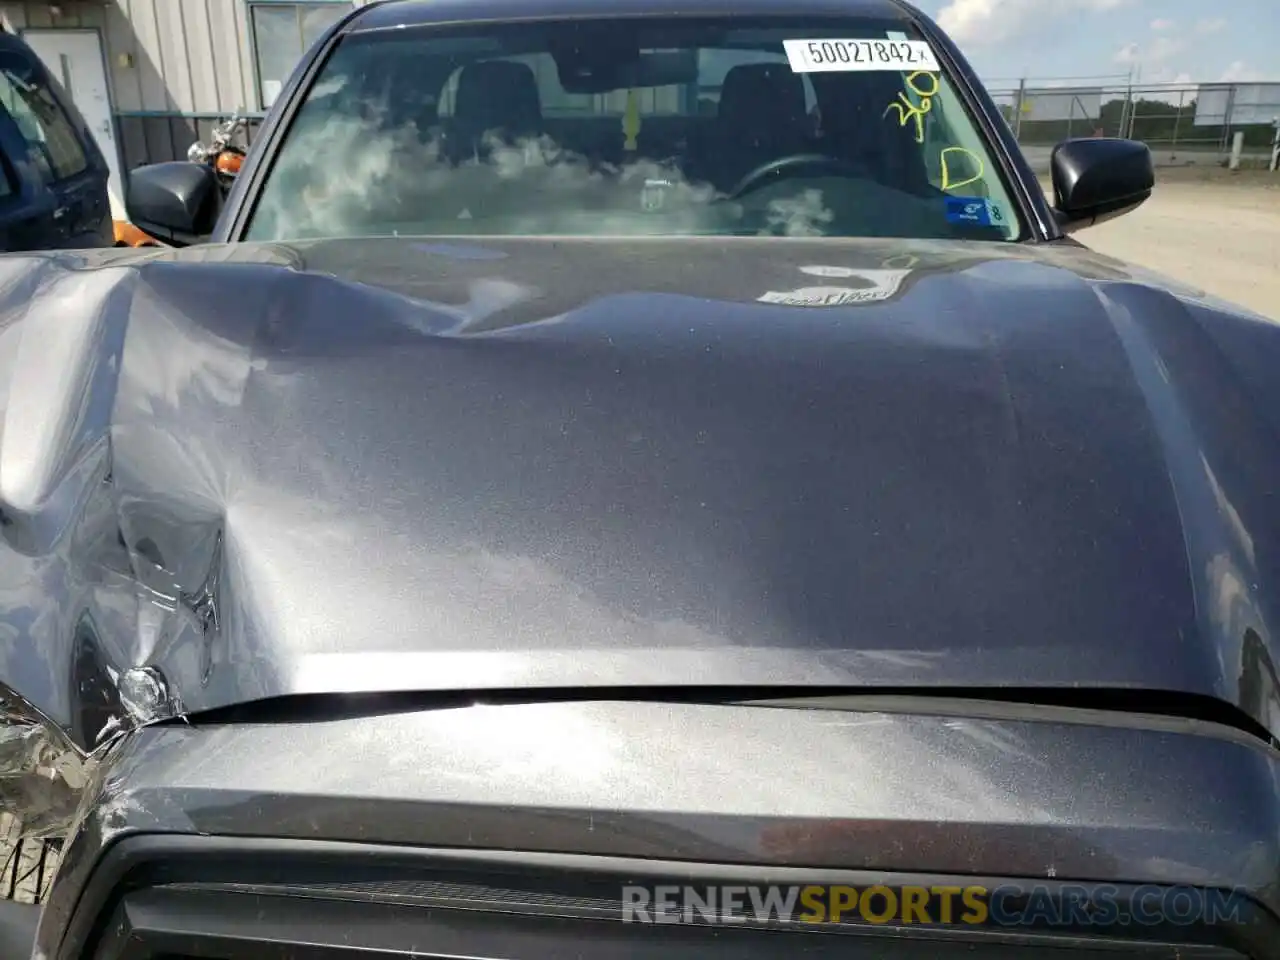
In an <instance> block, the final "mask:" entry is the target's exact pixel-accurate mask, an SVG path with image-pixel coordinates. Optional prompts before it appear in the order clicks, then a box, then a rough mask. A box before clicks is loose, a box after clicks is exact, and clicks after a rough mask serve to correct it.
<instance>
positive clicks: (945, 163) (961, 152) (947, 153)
mask: <svg viewBox="0 0 1280 960" xmlns="http://www.w3.org/2000/svg"><path fill="white" fill-rule="evenodd" d="M962 156H963V157H968V158H969V159H970V160H972V161H973V165H974V169H975V170H977V173H975V174H974V175H973V176H971V177H968V178H967V179H965V180H956V181H955V182H954V183H953V182H952V180H951V176H952V173H951V161H950V160H948V157H953V158H955V159H956V160H959V159H960V158H961V157H962ZM939 159H940V160H941V161H942V189H943V190H954V189H955V188H956V187H967V186H968V185H969V184H971V183H977V182H978V181H979V180H981V179H982V175H983V174H984V173H986V168H985V167H984V166H983V165H982V158H981V157H980V156H978V155H977V154H976V153H974V152H973V151H972V150H966V149H965V148H964V147H944V148H943V150H942V154H941V155H940V157H939Z"/></svg>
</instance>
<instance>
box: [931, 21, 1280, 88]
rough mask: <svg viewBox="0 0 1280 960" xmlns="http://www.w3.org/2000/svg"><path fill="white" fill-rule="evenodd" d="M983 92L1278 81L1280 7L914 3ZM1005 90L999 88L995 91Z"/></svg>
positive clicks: (1279, 67) (1279, 65)
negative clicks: (1128, 82) (1025, 85)
mask: <svg viewBox="0 0 1280 960" xmlns="http://www.w3.org/2000/svg"><path fill="white" fill-rule="evenodd" d="M915 5H916V6H917V7H919V8H920V9H921V10H923V11H924V12H925V13H927V14H929V15H930V16H932V17H933V18H934V19H935V20H936V21H937V22H938V24H939V25H940V26H941V27H942V28H943V29H944V30H945V31H946V32H947V33H949V34H950V35H951V37H952V38H953V39H954V40H955V41H956V43H957V44H958V45H959V47H960V49H961V50H962V51H964V53H965V56H966V57H968V58H969V61H970V62H971V63H972V64H973V66H974V68H975V69H976V70H977V71H978V73H979V75H980V76H981V77H982V79H983V81H984V82H985V83H986V84H987V86H989V87H1004V86H1009V87H1014V86H1017V82H1018V78H1020V77H1027V78H1030V79H1051V78H1067V77H1083V78H1093V77H1098V78H1103V77H1108V78H1114V80H1117V81H1119V82H1123V81H1124V78H1125V77H1127V76H1128V75H1129V73H1130V71H1131V70H1132V71H1133V73H1134V75H1135V82H1138V81H1140V82H1142V83H1143V84H1147V83H1172V82H1179V83H1208V82H1214V81H1219V80H1239V81H1245V82H1249V81H1259V80H1275V81H1280V16H1278V15H1277V13H1280V9H1278V8H1280V0H1216V2H1212V3H1211V2H1208V0H915ZM1001 81H1004V82H1001Z"/></svg>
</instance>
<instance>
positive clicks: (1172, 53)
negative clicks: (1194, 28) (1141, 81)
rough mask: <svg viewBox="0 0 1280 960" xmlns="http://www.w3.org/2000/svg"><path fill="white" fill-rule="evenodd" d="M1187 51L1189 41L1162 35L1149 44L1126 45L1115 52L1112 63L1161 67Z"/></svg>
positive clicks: (1150, 78) (1151, 78)
mask: <svg viewBox="0 0 1280 960" xmlns="http://www.w3.org/2000/svg"><path fill="white" fill-rule="evenodd" d="M1185 49H1187V41H1186V40H1185V39H1184V38H1182V37H1171V36H1168V35H1165V34H1161V35H1159V36H1157V37H1154V38H1153V39H1152V40H1151V42H1150V43H1148V44H1139V43H1126V44H1125V45H1124V46H1123V47H1121V48H1120V49H1119V50H1117V51H1116V52H1115V55H1114V56H1112V58H1111V61H1112V62H1113V63H1123V64H1131V65H1136V66H1141V67H1159V66H1160V65H1162V64H1164V63H1166V62H1168V61H1169V60H1171V59H1172V58H1173V57H1176V56H1177V55H1178V54H1180V53H1181V52H1182V51H1183V50H1185ZM1145 79H1148V80H1154V77H1152V76H1148V77H1146V78H1145Z"/></svg>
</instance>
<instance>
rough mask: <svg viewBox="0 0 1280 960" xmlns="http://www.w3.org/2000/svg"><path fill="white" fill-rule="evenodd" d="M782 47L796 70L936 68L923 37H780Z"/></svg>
mask: <svg viewBox="0 0 1280 960" xmlns="http://www.w3.org/2000/svg"><path fill="white" fill-rule="evenodd" d="M782 46H783V48H784V49H785V50H786V51H787V59H788V60H789V61H790V62H791V69H792V70H793V71H795V72H796V73H824V72H843V71H854V70H893V71H899V72H905V71H913V70H927V71H929V72H931V73H936V72H937V71H938V69H939V67H938V59H937V57H935V56H934V55H933V49H932V48H931V47H930V46H929V44H928V43H926V42H925V41H924V40H784V41H783V42H782Z"/></svg>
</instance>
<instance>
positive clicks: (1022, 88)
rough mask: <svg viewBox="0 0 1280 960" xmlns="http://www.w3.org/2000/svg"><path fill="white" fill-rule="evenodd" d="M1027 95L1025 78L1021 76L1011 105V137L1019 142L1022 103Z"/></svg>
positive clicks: (1020, 136)
mask: <svg viewBox="0 0 1280 960" xmlns="http://www.w3.org/2000/svg"><path fill="white" fill-rule="evenodd" d="M1026 97H1027V78H1026V77H1023V78H1022V79H1021V80H1019V81H1018V95H1017V99H1016V102H1015V103H1014V105H1013V138H1014V139H1015V140H1018V141H1019V142H1021V140H1022V105H1023V104H1024V103H1025V102H1026Z"/></svg>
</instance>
